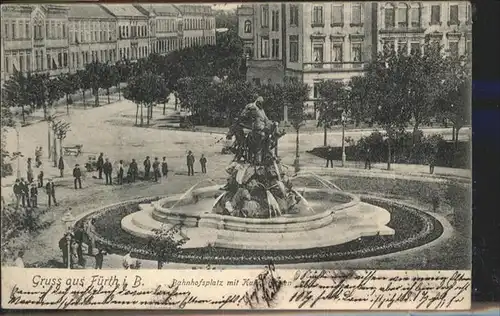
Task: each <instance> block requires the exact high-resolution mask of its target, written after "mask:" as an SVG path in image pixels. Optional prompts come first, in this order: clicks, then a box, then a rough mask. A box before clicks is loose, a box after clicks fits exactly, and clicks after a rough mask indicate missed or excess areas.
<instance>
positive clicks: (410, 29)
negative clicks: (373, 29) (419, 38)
mask: <svg viewBox="0 0 500 316" xmlns="http://www.w3.org/2000/svg"><path fill="white" fill-rule="evenodd" d="M379 32H380V33H381V34H384V33H385V34H387V33H423V32H424V28H423V27H422V26H421V25H420V23H414V24H412V25H408V24H403V23H401V24H399V25H394V26H386V25H384V26H383V27H382V29H380V31H379Z"/></svg>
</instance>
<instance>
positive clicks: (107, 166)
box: [102, 158, 113, 185]
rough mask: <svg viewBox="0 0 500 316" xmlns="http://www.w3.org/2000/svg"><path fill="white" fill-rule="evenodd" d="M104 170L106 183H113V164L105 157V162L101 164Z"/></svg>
mask: <svg viewBox="0 0 500 316" xmlns="http://www.w3.org/2000/svg"><path fill="white" fill-rule="evenodd" d="M102 169H103V171H104V176H105V177H106V184H109V185H112V184H113V165H112V164H111V162H109V159H108V158H106V162H105V163H104V165H103V166H102Z"/></svg>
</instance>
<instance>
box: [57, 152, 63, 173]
mask: <svg viewBox="0 0 500 316" xmlns="http://www.w3.org/2000/svg"><path fill="white" fill-rule="evenodd" d="M57 168H58V169H59V172H60V175H61V178H62V177H64V160H63V157H62V156H61V157H59V163H58V164H57Z"/></svg>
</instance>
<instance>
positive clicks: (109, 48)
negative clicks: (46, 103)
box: [69, 4, 118, 73]
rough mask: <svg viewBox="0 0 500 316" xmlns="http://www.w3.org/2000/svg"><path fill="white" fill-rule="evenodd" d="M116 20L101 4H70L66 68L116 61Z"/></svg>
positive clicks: (73, 68)
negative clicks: (96, 62) (67, 61)
mask: <svg viewBox="0 0 500 316" xmlns="http://www.w3.org/2000/svg"><path fill="white" fill-rule="evenodd" d="M116 28H117V25H116V19H115V17H114V16H113V15H112V14H110V13H109V12H108V11H107V10H105V9H103V8H102V7H100V6H96V5H91V4H82V5H79V6H69V52H70V53H69V54H70V58H69V71H70V72H71V73H74V72H76V71H77V70H79V69H83V68H85V65H86V64H88V63H90V62H92V61H100V62H109V63H115V62H116V61H117V59H118V55H117V49H118V38H117V33H116Z"/></svg>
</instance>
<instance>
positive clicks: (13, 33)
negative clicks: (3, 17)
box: [12, 22, 17, 39]
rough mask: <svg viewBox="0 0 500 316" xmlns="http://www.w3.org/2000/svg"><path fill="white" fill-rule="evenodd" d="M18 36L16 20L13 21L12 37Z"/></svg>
mask: <svg viewBox="0 0 500 316" xmlns="http://www.w3.org/2000/svg"><path fill="white" fill-rule="evenodd" d="M16 38H17V32H16V22H12V39H16Z"/></svg>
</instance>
